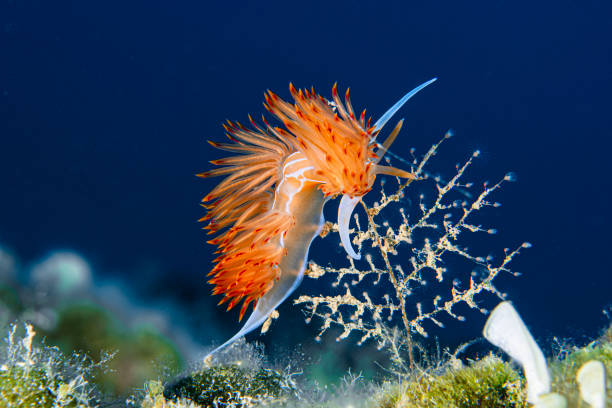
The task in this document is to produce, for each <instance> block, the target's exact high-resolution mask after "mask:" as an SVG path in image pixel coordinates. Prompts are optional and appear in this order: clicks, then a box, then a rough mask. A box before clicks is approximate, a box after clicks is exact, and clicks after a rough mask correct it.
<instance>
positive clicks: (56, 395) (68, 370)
mask: <svg viewBox="0 0 612 408" xmlns="http://www.w3.org/2000/svg"><path fill="white" fill-rule="evenodd" d="M34 335H35V332H34V329H33V328H32V326H31V325H26V332H25V335H24V336H23V337H22V336H19V335H18V334H17V326H15V325H14V326H12V327H11V328H10V329H9V335H8V337H7V339H6V343H5V344H4V345H3V346H2V348H1V349H0V406H1V407H10V408H26V407H27V408H30V407H40V408H51V407H66V408H93V407H97V406H98V405H97V400H96V399H95V398H94V395H95V389H94V387H93V386H92V385H91V383H90V380H91V378H92V377H91V372H92V368H93V367H94V366H95V365H92V364H90V363H89V361H88V360H86V359H83V358H82V357H80V356H78V355H73V356H72V357H71V358H67V357H65V356H64V355H62V354H61V353H60V352H59V351H58V350H57V349H56V348H52V347H45V346H35V345H33V343H32V341H33V338H34Z"/></svg>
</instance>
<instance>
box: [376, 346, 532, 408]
mask: <svg viewBox="0 0 612 408" xmlns="http://www.w3.org/2000/svg"><path fill="white" fill-rule="evenodd" d="M523 386H524V379H523V378H522V377H521V375H520V373H519V372H517V371H515V370H514V369H513V368H512V367H511V366H510V364H508V363H505V362H504V361H502V360H501V359H499V358H498V357H495V356H492V355H490V356H487V357H484V358H483V359H481V360H478V361H475V362H473V363H472V364H471V365H470V366H469V367H465V366H461V367H459V368H449V369H448V370H447V371H446V372H445V373H444V374H442V375H431V374H428V373H425V374H423V375H422V376H421V377H420V378H418V379H414V380H412V381H406V382H402V383H400V384H396V385H395V386H393V387H392V388H391V390H387V391H386V392H385V393H384V394H383V397H382V398H381V400H380V402H379V404H378V406H379V407H380V408H392V407H393V408H395V407H403V408H434V407H447V408H485V407H487V408H488V407H496V408H519V407H524V406H525V395H524V392H523Z"/></svg>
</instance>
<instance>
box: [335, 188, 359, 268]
mask: <svg viewBox="0 0 612 408" xmlns="http://www.w3.org/2000/svg"><path fill="white" fill-rule="evenodd" d="M360 200H361V197H350V196H348V195H343V196H342V200H340V205H339V206H338V229H339V232H340V241H342V245H343V246H344V250H345V251H346V253H347V254H349V256H350V257H351V258H353V259H361V255H359V254H358V253H356V252H355V250H354V249H353V246H352V245H351V239H350V237H349V231H348V230H349V224H350V222H351V215H353V210H354V209H355V206H356V205H357V203H358V202H359V201H360Z"/></svg>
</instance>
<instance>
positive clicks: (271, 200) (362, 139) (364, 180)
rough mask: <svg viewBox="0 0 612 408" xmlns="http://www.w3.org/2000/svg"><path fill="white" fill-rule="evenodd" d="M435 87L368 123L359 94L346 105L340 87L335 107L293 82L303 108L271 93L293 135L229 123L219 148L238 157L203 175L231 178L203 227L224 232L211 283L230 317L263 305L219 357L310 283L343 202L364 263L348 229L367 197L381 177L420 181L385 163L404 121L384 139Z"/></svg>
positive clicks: (343, 230) (213, 197) (342, 220)
mask: <svg viewBox="0 0 612 408" xmlns="http://www.w3.org/2000/svg"><path fill="white" fill-rule="evenodd" d="M435 80H436V78H434V79H431V80H429V81H427V82H425V83H423V84H421V85H419V86H417V87H416V88H415V89H413V90H412V91H410V92H408V93H407V94H406V95H404V97H402V98H401V99H400V100H399V101H398V102H397V103H396V104H395V105H393V106H392V107H391V108H390V109H389V110H388V111H387V112H386V113H385V114H384V115H382V116H381V118H380V119H379V120H378V121H376V122H375V123H374V124H372V123H371V120H370V119H368V120H367V121H366V119H365V110H364V111H363V112H362V113H361V115H360V117H359V118H357V117H356V116H355V112H354V111H353V107H352V106H351V102H350V97H349V90H347V91H346V97H345V102H344V103H343V102H342V101H341V100H340V98H339V96H338V92H337V86H336V85H334V87H333V89H332V95H333V101H328V100H327V99H325V98H323V97H322V96H320V95H318V94H316V93H315V91H314V89H311V90H310V91H309V90H297V89H295V88H294V87H293V85H291V84H290V85H289V90H290V92H291V95H292V97H293V99H294V103H293V104H290V103H288V102H285V101H283V100H282V99H280V98H279V97H278V96H277V95H276V94H274V93H272V92H271V91H268V92H267V93H266V94H265V103H264V106H265V108H266V109H267V110H268V111H269V112H270V113H271V114H272V115H274V116H275V117H276V118H277V119H278V120H280V122H282V124H283V127H280V126H278V127H276V126H272V125H270V124H269V123H268V122H267V121H266V119H265V117H264V118H263V123H264V125H265V126H258V125H257V124H256V122H255V121H254V120H253V119H252V118H251V117H250V116H249V120H250V122H251V124H252V126H253V128H252V129H247V128H246V127H244V126H242V125H241V124H239V123H232V122H230V121H228V122H227V124H224V128H225V130H226V132H227V137H228V138H229V139H230V141H231V142H232V143H227V144H221V143H215V142H209V143H210V144H211V145H212V146H214V147H216V148H218V149H221V150H225V151H229V152H234V153H238V154H237V155H235V156H231V157H228V158H224V159H220V160H213V161H211V163H212V164H214V165H219V166H222V167H220V168H216V169H214V170H210V171H207V172H205V173H201V174H199V175H198V176H200V177H211V176H221V175H225V176H226V177H225V179H224V180H223V181H222V182H221V183H219V184H218V185H217V186H216V187H215V188H214V189H213V190H212V191H211V192H210V193H209V194H208V195H206V197H204V198H203V199H202V202H203V204H202V205H203V206H204V207H205V208H206V209H207V210H208V213H207V214H206V216H204V217H202V218H201V219H200V221H208V225H206V227H204V228H205V229H207V230H208V233H209V234H214V233H220V234H219V235H218V236H217V237H215V238H213V239H211V240H210V241H208V242H209V243H210V244H213V245H216V246H217V251H216V253H217V254H218V257H217V258H216V259H215V261H214V262H215V266H214V268H213V269H212V270H211V272H210V273H209V276H212V278H211V279H210V280H209V282H210V283H211V284H213V285H214V289H213V294H214V295H217V294H221V295H224V297H223V298H222V299H221V302H219V304H222V303H224V302H228V307H227V308H228V310H229V309H231V308H233V307H234V306H235V305H237V304H238V303H240V302H242V307H241V310H240V319H242V317H243V315H244V313H245V312H246V310H247V307H248V305H249V304H251V303H253V304H255V307H254V309H253V311H252V313H251V315H250V316H249V318H248V319H247V321H246V323H245V324H244V326H243V327H242V328H241V329H240V330H239V331H238V333H236V334H235V335H234V336H233V337H232V338H231V339H230V340H228V341H227V342H225V343H224V344H222V345H221V346H220V347H218V348H217V349H216V350H215V351H217V350H219V349H221V348H223V347H225V346H226V345H228V344H230V343H232V342H233V341H234V340H236V339H238V338H240V337H242V336H244V335H245V334H247V333H249V332H250V331H252V330H254V329H255V328H257V327H259V326H261V325H262V324H263V323H264V321H265V320H266V319H267V317H268V316H269V315H270V313H272V311H274V309H276V307H278V305H280V304H281V303H282V302H283V301H284V300H285V299H286V298H287V297H288V296H289V295H290V294H291V293H292V292H293V291H294V290H295V288H296V287H297V286H298V285H299V284H300V282H301V280H302V277H303V275H304V270H305V268H306V264H307V258H308V249H309V247H310V244H311V242H312V241H313V240H314V238H315V237H316V236H317V235H318V234H319V233H320V231H321V228H322V226H323V223H324V219H323V206H324V205H325V202H326V201H327V200H328V199H330V198H334V197H336V196H338V195H342V200H341V201H340V205H339V209H338V225H339V232H340V239H341V242H342V245H343V246H344V248H345V250H346V252H347V254H348V255H349V256H351V257H352V258H355V259H359V258H360V255H359V254H357V253H356V252H355V251H354V250H353V248H352V246H351V242H350V238H349V231H348V228H349V222H350V218H351V214H352V212H353V210H354V208H355V206H356V205H357V203H358V202H359V201H360V200H361V197H363V196H364V195H365V194H366V193H368V192H369V191H370V190H371V189H372V185H373V183H374V180H375V178H376V176H377V175H378V174H389V175H393V176H398V177H402V178H414V176H413V175H412V174H411V173H410V172H408V171H404V170H400V169H396V168H394V167H388V166H383V165H380V164H378V163H379V162H380V160H381V158H382V157H383V155H384V154H385V152H386V151H387V149H388V148H389V146H390V145H391V143H392V142H393V141H394V139H395V138H396V136H397V134H398V133H399V131H400V128H401V126H402V123H403V121H402V120H400V121H399V122H398V123H397V125H396V126H395V128H394V129H393V131H392V132H391V133H390V134H389V136H388V137H387V138H386V140H385V141H384V142H383V143H378V142H377V136H378V135H379V133H380V131H381V129H382V128H383V127H384V126H385V124H386V123H387V122H388V121H389V120H390V119H391V117H392V116H393V115H394V114H395V113H396V112H397V111H398V110H399V109H400V108H401V106H402V105H403V104H404V103H406V102H407V101H408V100H409V99H410V98H411V97H412V96H414V95H415V94H416V93H417V92H419V91H420V90H421V89H423V88H425V87H426V86H428V85H429V84H431V83H432V82H434V81H435ZM213 353H214V351H213ZM211 354H212V353H211Z"/></svg>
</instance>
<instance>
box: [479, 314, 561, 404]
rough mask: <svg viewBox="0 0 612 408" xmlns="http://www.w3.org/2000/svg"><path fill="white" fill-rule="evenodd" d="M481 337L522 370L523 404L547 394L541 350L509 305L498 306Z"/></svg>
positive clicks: (547, 377)
mask: <svg viewBox="0 0 612 408" xmlns="http://www.w3.org/2000/svg"><path fill="white" fill-rule="evenodd" d="M483 334H484V337H485V338H486V339H487V340H488V341H489V342H491V343H492V344H494V345H495V346H497V347H499V348H500V349H502V350H503V351H504V352H506V353H507V354H508V355H509V356H510V357H512V358H513V359H514V360H516V361H517V362H518V363H519V364H520V365H521V366H522V367H523V370H525V378H526V379H527V401H528V402H530V403H532V404H535V403H536V402H537V401H538V397H539V396H541V395H543V394H547V393H549V392H550V375H549V374H548V369H547V368H546V359H545V358H544V354H542V350H540V348H539V347H538V345H537V344H536V342H535V340H534V339H533V337H532V336H531V333H529V330H527V327H525V324H524V323H523V320H521V317H520V316H519V314H518V313H517V312H516V310H515V309H514V307H513V306H512V305H511V304H510V302H501V303H500V304H499V305H497V307H496V308H495V309H493V311H492V312H491V316H489V318H488V319H487V323H486V324H485V327H484V330H483Z"/></svg>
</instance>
